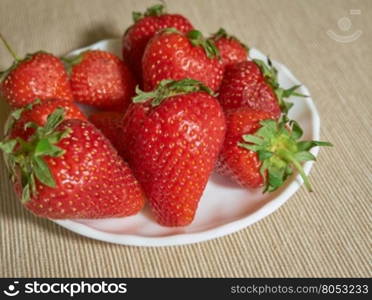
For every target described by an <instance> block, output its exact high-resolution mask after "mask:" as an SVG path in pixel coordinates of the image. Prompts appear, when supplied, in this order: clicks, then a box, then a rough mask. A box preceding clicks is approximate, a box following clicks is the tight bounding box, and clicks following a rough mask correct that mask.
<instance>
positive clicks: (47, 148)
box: [0, 108, 71, 203]
mask: <svg viewBox="0 0 372 300" xmlns="http://www.w3.org/2000/svg"><path fill="white" fill-rule="evenodd" d="M18 116H19V113H15V114H14V113H13V114H12V117H15V118H17V117H18ZM63 120H64V109H63V108H57V109H56V110H55V111H54V112H53V113H52V114H50V115H49V116H48V118H47V122H46V124H45V125H44V126H38V125H37V124H35V123H33V122H28V123H26V124H25V125H24V129H27V128H33V129H34V130H35V131H34V133H33V134H32V135H31V136H30V137H29V138H28V139H27V140H24V139H23V138H21V137H15V138H10V137H9V135H8V136H7V137H5V139H4V140H3V141H1V142H0V149H1V150H2V151H3V153H4V157H5V161H6V164H7V167H8V169H9V170H10V173H11V178H12V180H13V182H14V181H15V180H16V178H17V177H18V178H20V183H21V186H22V197H21V201H22V203H26V202H27V201H29V200H30V198H31V197H32V196H33V195H36V179H37V180H38V181H39V182H41V183H42V184H44V185H46V186H49V187H52V188H55V187H56V183H55V181H54V178H53V175H52V173H51V171H50V169H49V167H48V165H47V163H46V162H45V160H44V157H45V156H49V157H59V156H62V155H63V154H64V153H65V150H63V149H61V148H59V147H58V146H56V144H57V143H58V142H59V141H60V140H62V139H64V138H66V137H67V136H69V135H70V133H71V130H69V129H67V130H65V131H58V130H56V128H57V127H58V126H59V125H60V124H61V123H62V122H63Z"/></svg>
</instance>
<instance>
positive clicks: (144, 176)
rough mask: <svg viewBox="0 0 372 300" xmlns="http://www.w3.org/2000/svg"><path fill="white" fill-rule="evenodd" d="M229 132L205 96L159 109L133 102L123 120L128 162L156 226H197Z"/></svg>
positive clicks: (176, 98) (211, 100)
mask: <svg viewBox="0 0 372 300" xmlns="http://www.w3.org/2000/svg"><path fill="white" fill-rule="evenodd" d="M224 134H225V118H224V114H223V111H222V109H221V107H220V105H219V104H218V101H216V99H215V98H214V97H212V96H210V95H208V94H206V93H201V92H197V93H191V94H187V95H179V96H173V97H170V98H167V99H166V100H164V101H163V102H162V103H161V104H160V106H157V107H155V108H152V107H151V106H150V105H149V104H133V105H132V106H130V108H129V109H128V112H127V113H126V115H125V118H124V136H125V139H124V143H125V145H126V149H127V153H126V158H127V160H128V163H129V165H130V166H131V168H132V170H133V172H134V174H135V176H136V177H137V178H138V180H139V181H140V183H141V185H142V187H143V189H144V191H145V194H146V196H147V198H148V201H149V203H150V205H151V207H152V210H153V212H154V215H155V218H156V220H157V222H158V223H159V224H161V225H164V226H185V225H188V224H190V223H191V222H192V220H193V218H194V215H195V211H196V209H197V206H198V202H199V199H200V197H201V196H202V193H203V190H204V188H205V186H206V184H207V181H208V177H209V175H210V173H211V171H212V169H213V168H214V165H215V162H216V159H217V155H218V153H219V150H220V147H221V145H222V142H223V139H224Z"/></svg>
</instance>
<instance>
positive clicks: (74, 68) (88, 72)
mask: <svg viewBox="0 0 372 300" xmlns="http://www.w3.org/2000/svg"><path fill="white" fill-rule="evenodd" d="M66 60H68V61H69V62H70V64H71V78H70V82H71V88H72V93H73V95H74V99H75V101H77V102H80V103H84V104H89V105H93V106H95V107H98V108H101V109H108V110H110V109H111V110H112V109H116V110H120V111H125V110H126V108H127V107H128V105H129V103H130V99H131V97H132V96H133V94H134V88H135V85H136V83H135V80H134V78H133V76H132V74H131V72H130V71H129V69H128V67H127V66H126V64H125V63H124V62H123V61H122V60H120V59H119V58H118V57H117V56H116V55H114V54H112V53H110V52H106V51H101V50H90V51H86V52H83V53H82V54H80V55H78V56H77V57H75V58H73V59H66Z"/></svg>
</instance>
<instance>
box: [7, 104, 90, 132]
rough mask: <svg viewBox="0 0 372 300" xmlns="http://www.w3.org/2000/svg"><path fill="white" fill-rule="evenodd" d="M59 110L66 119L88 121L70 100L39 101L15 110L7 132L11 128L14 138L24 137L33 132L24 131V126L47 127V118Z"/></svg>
mask: <svg viewBox="0 0 372 300" xmlns="http://www.w3.org/2000/svg"><path fill="white" fill-rule="evenodd" d="M57 108H63V109H64V110H65V119H80V120H84V121H86V120H87V119H86V117H85V116H84V114H83V113H82V112H81V111H80V109H79V108H78V107H77V106H76V105H75V104H74V103H73V102H71V101H69V100H61V99H48V100H44V101H42V102H41V101H40V100H39V99H37V100H36V101H34V102H33V103H30V104H28V105H26V106H25V107H22V108H19V109H17V110H14V111H13V112H12V114H11V116H10V119H9V121H8V123H7V125H6V126H7V127H6V132H8V130H9V129H10V128H11V129H12V131H11V135H12V136H24V135H27V134H30V133H31V132H32V130H31V129H32V128H28V129H27V130H24V126H25V125H26V124H27V123H29V122H33V123H35V124H37V125H39V126H43V125H45V123H46V122H47V118H48V116H49V115H50V114H52V113H53V112H54V111H55V110H56V109H57Z"/></svg>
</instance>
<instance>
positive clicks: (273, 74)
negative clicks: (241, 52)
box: [253, 58, 308, 115]
mask: <svg viewBox="0 0 372 300" xmlns="http://www.w3.org/2000/svg"><path fill="white" fill-rule="evenodd" d="M253 61H254V62H255V63H256V64H257V66H258V67H259V68H260V70H261V72H262V75H263V76H264V77H265V81H266V83H267V84H269V85H270V86H271V88H272V89H273V90H274V92H275V95H276V97H277V98H278V101H279V106H280V109H281V111H282V113H283V114H285V115H286V114H287V113H288V111H289V110H290V109H291V107H292V106H293V103H290V102H287V101H285V100H284V99H286V98H289V97H291V96H297V97H308V96H306V95H303V94H301V93H298V92H296V90H297V89H298V88H299V87H300V86H301V85H294V86H292V87H290V88H288V89H283V88H282V87H281V86H280V85H279V82H278V70H277V69H276V68H275V67H274V66H273V64H272V62H271V60H270V59H269V58H267V64H266V63H265V62H264V61H263V60H260V59H253Z"/></svg>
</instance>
